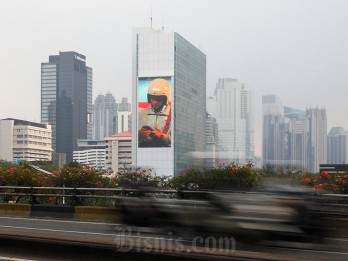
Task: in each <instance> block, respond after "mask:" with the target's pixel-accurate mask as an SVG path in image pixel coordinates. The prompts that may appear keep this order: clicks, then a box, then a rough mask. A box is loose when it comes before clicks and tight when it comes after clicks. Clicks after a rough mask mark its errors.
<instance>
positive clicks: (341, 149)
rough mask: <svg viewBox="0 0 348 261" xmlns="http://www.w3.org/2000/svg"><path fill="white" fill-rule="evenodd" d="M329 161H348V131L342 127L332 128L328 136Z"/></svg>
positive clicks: (345, 162)
mask: <svg viewBox="0 0 348 261" xmlns="http://www.w3.org/2000/svg"><path fill="white" fill-rule="evenodd" d="M327 163H328V164H347V163H348V133H347V132H346V131H345V130H344V129H343V128H342V127H333V128H331V130H330V132H329V134H328V136H327Z"/></svg>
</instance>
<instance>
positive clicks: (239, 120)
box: [209, 78, 254, 163]
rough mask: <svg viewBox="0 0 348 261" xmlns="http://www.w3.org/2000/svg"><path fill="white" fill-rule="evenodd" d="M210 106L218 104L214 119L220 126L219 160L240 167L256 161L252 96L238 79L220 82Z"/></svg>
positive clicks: (214, 110) (221, 80)
mask: <svg viewBox="0 0 348 261" xmlns="http://www.w3.org/2000/svg"><path fill="white" fill-rule="evenodd" d="M211 102H213V103H215V106H214V105H213V106H214V107H215V109H213V110H212V113H214V114H212V116H213V117H215V118H216V121H217V123H218V125H219V134H218V136H219V160H220V161H221V162H239V163H246V162H248V161H249V160H253V159H254V119H253V110H252V92H251V91H250V90H249V88H248V87H247V86H246V85H245V84H243V83H240V82H238V81H237V80H235V79H230V78H224V79H219V81H218V83H217V84H216V89H215V93H214V97H213V99H212V100H211V99H210V101H209V103H211ZM210 106H211V105H210ZM210 106H209V107H210Z"/></svg>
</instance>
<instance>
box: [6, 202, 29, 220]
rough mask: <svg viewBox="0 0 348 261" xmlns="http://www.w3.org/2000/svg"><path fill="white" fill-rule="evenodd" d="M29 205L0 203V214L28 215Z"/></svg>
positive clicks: (10, 215)
mask: <svg viewBox="0 0 348 261" xmlns="http://www.w3.org/2000/svg"><path fill="white" fill-rule="evenodd" d="M30 212H31V206H30V205H28V204H18V203H0V216H5V217H29V216H30Z"/></svg>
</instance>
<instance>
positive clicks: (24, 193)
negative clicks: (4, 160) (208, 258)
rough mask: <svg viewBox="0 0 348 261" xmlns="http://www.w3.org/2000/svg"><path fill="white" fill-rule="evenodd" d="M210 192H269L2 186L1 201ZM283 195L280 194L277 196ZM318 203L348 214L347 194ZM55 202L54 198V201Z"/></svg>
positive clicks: (73, 201) (319, 198)
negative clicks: (339, 209)
mask: <svg viewBox="0 0 348 261" xmlns="http://www.w3.org/2000/svg"><path fill="white" fill-rule="evenodd" d="M210 192H221V193H244V194H245V195H247V194H253V193H269V192H264V191H256V192H250V191H230V190H227V191H226V190H224V191H211V190H195V191H192V190H164V189H154V188H148V189H147V188H141V189H123V188H78V187H76V188H73V187H22V186H0V202H1V201H2V202H4V203H7V202H13V203H18V202H19V201H20V200H22V201H25V203H35V204H39V203H40V200H41V201H44V203H47V202H46V201H47V199H49V198H54V199H55V200H56V202H55V203H56V204H58V203H59V204H63V205H65V204H66V205H71V206H77V205H84V204H83V203H88V202H83V201H84V200H86V199H94V200H108V201H115V200H119V199H122V198H123V197H127V196H137V195H140V194H152V195H153V197H157V196H159V195H162V197H163V195H165V197H167V198H184V199H195V200H204V199H207V196H208V194H209V193H210ZM276 194H281V193H276ZM315 196H316V202H317V204H326V205H327V207H335V208H341V209H342V210H344V211H345V212H347V213H348V195H341V194H318V195H315ZM51 200H52V199H51Z"/></svg>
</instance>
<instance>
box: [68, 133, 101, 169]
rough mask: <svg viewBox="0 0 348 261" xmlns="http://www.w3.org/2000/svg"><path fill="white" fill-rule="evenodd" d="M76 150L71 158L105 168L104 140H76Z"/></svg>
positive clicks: (83, 163)
mask: <svg viewBox="0 0 348 261" xmlns="http://www.w3.org/2000/svg"><path fill="white" fill-rule="evenodd" d="M77 147H78V150H76V151H74V154H73V160H74V161H76V162H78V163H80V164H82V165H90V166H93V167H95V168H98V169H105V155H106V142H105V141H104V140H82V139H79V140H77Z"/></svg>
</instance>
